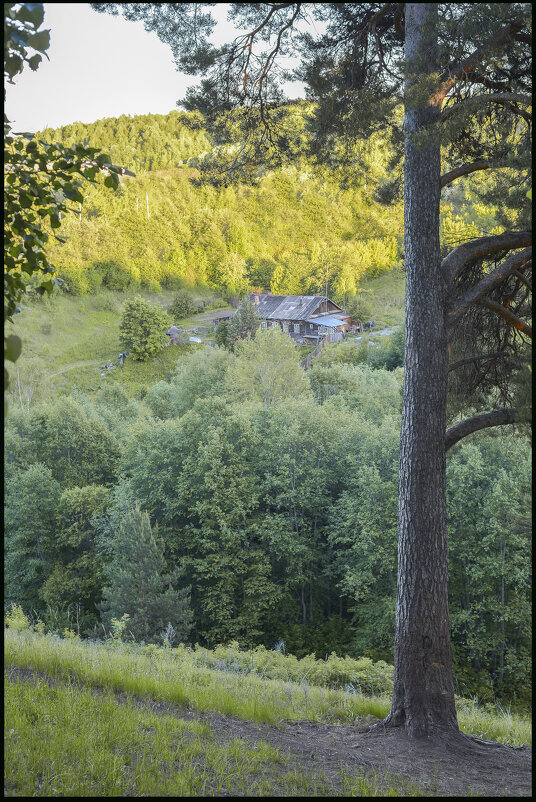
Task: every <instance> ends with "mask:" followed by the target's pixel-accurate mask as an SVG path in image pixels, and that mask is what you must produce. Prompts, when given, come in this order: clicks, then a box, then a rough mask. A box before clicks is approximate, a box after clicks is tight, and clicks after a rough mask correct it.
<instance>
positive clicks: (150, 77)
mask: <svg viewBox="0 0 536 802" xmlns="http://www.w3.org/2000/svg"><path fill="white" fill-rule="evenodd" d="M211 11H212V13H213V14H214V16H216V17H217V19H218V26H217V28H216V38H217V39H218V40H220V39H221V40H223V41H225V40H228V39H230V38H232V32H233V29H232V28H231V26H229V25H228V23H227V22H226V20H225V14H226V4H219V5H217V6H216V7H215V8H213V9H212V10H211ZM43 28H49V29H50V48H49V50H48V56H49V59H50V61H47V60H46V58H45V59H43V61H42V62H41V64H40V65H39V68H38V69H37V71H36V72H32V71H31V70H30V68H29V67H26V68H25V69H24V72H23V73H22V74H21V75H19V76H18V77H17V78H15V81H16V84H15V86H10V85H9V84H7V99H6V114H7V116H8V118H9V119H10V120H12V121H13V125H12V128H13V130H14V131H39V130H41V129H43V128H45V127H52V128H57V127H59V126H60V125H67V124H68V123H72V122H76V121H80V122H83V123H91V122H94V121H95V120H99V119H102V118H103V117H118V116H120V115H121V114H149V113H153V114H167V112H169V111H171V110H172V109H175V108H176V107H177V106H176V103H177V100H179V99H180V98H182V97H184V95H185V93H186V88H187V87H188V86H192V85H194V84H196V83H197V82H198V79H197V78H195V77H193V76H189V75H184V74H182V73H179V72H177V70H176V69H175V66H174V63H173V58H172V55H171V49H170V48H169V46H168V45H165V44H163V43H162V42H161V41H160V39H159V38H158V37H157V35H156V34H155V33H147V31H145V30H144V28H143V23H141V22H126V21H125V20H124V19H123V17H121V16H117V17H113V16H111V15H110V14H99V13H98V12H96V11H93V9H92V8H90V6H89V4H88V3H45V20H44V24H43ZM300 95H301V96H303V92H302V91H300V85H299V84H293V85H292V91H291V96H292V97H298V96H300Z"/></svg>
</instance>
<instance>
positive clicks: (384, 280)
mask: <svg viewBox="0 0 536 802" xmlns="http://www.w3.org/2000/svg"><path fill="white" fill-rule="evenodd" d="M359 289H360V290H364V291H365V292H366V294H367V298H368V299H369V300H370V303H371V307H372V309H373V317H374V318H375V320H376V326H377V327H379V328H382V329H383V328H387V327H390V326H400V325H401V324H402V323H404V295H405V291H406V277H405V275H404V273H403V272H402V271H401V270H391V271H389V272H388V273H382V274H381V275H379V276H377V277H376V278H365V279H363V280H362V281H361V282H360V284H359Z"/></svg>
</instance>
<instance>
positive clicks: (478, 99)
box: [439, 92, 532, 123]
mask: <svg viewBox="0 0 536 802" xmlns="http://www.w3.org/2000/svg"><path fill="white" fill-rule="evenodd" d="M485 102H490V103H503V104H506V105H507V106H508V107H510V108H511V104H512V103H521V104H523V105H524V106H530V105H532V98H531V97H530V96H529V95H520V94H518V93H516V92H491V93H489V94H482V95H473V97H468V98H465V100H460V101H458V102H457V103H455V104H454V105H452V106H449V107H448V108H447V109H445V111H442V112H441V117H440V118H439V119H440V122H442V123H443V122H445V120H448V119H449V117H452V115H453V114H454V113H455V112H457V111H459V110H460V109H461V108H462V107H467V106H470V105H477V104H479V103H485ZM515 111H516V112H517V113H519V114H521V111H522V110H521V109H515ZM522 116H524V117H526V118H528V119H529V120H532V115H531V114H529V113H528V112H526V111H523V115H522Z"/></svg>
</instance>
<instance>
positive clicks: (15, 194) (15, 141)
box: [4, 3, 119, 404]
mask: <svg viewBox="0 0 536 802" xmlns="http://www.w3.org/2000/svg"><path fill="white" fill-rule="evenodd" d="M43 18H44V9H43V4H42V3H5V4H4V80H7V81H8V82H9V83H14V81H13V78H14V77H15V76H16V75H18V74H19V73H21V72H22V71H23V69H24V66H25V65H28V66H29V67H30V69H32V70H36V69H37V68H38V66H39V64H40V63H41V61H42V58H43V54H44V55H46V51H47V50H48V47H49V44H50V31H48V30H39V28H40V27H41V25H42V23H43ZM32 51H33V55H30V53H31V52H32ZM47 58H48V56H47ZM4 97H5V90H4ZM109 162H110V159H109V156H107V155H105V154H101V153H99V149H98V148H88V147H86V146H84V145H81V144H80V143H79V142H77V143H73V144H72V147H64V146H63V145H61V144H59V143H57V142H55V143H50V142H47V141H46V140H42V139H36V138H34V136H33V134H13V133H12V129H11V125H10V121H9V120H8V119H7V117H6V115H5V114H4V177H5V180H4V324H5V322H6V321H8V320H9V321H12V320H13V315H14V314H16V313H17V312H19V311H20V308H19V303H20V301H21V298H22V297H23V295H24V293H25V292H26V290H27V284H28V282H29V280H30V279H32V278H33V279H34V287H35V288H36V289H37V292H39V293H41V294H43V293H45V292H48V293H50V292H52V289H53V286H54V282H56V281H57V280H56V279H53V278H52V277H51V276H52V274H53V273H54V266H53V264H52V262H51V261H50V259H49V256H50V253H49V249H48V247H47V243H48V242H49V239H50V234H51V233H53V232H54V231H55V230H56V229H58V228H60V227H61V219H62V215H66V214H68V213H69V212H70V211H71V210H72V206H71V203H72V202H73V201H76V202H78V203H79V204H82V203H83V201H84V196H83V194H82V192H81V189H82V187H83V186H84V185H86V183H87V182H91V183H93V184H96V177H97V176H98V175H99V172H100V171H101V170H102V169H103V168H104V167H106V172H107V177H106V178H105V179H104V183H105V184H106V186H109V187H118V185H119V179H118V177H117V173H118V168H116V167H114V166H113V165H111V164H110V163H109ZM80 208H81V206H80ZM53 236H54V238H55V239H56V240H58V241H62V240H60V238H59V237H57V236H56V235H55V234H53ZM21 348H22V343H21V340H20V338H19V337H18V336H17V335H15V334H13V333H11V334H8V335H6V334H4V362H5V360H6V359H7V360H9V361H11V362H16V361H17V359H18V357H19V355H20V352H21ZM4 386H5V388H7V387H8V386H9V375H8V372H7V369H6V367H5V366H4ZM5 403H6V402H5V401H4V404H5Z"/></svg>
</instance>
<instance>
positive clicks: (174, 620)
mask: <svg viewBox="0 0 536 802" xmlns="http://www.w3.org/2000/svg"><path fill="white" fill-rule="evenodd" d="M271 333H272V332H270V331H259V333H258V334H257V335H256V337H255V339H254V340H253V341H252V344H251V346H250V347H249V348H248V347H245V346H243V347H242V349H240V348H238V349H235V352H230V351H228V350H225V349H220V348H212V349H211V348H207V347H206V346H205V347H202V346H191V347H192V348H196V350H195V351H193V352H192V353H191V354H189V355H188V354H187V355H186V356H185V357H184V358H183V359H181V360H180V361H179V363H178V364H177V368H176V373H175V375H174V376H172V377H171V378H170V380H169V381H159V382H157V383H155V384H153V385H152V386H150V387H149V389H148V390H147V391H146V392H145V393H144V394H143V398H131V397H128V396H127V395H126V394H125V392H124V391H123V390H122V389H121V387H120V385H119V386H118V385H117V384H115V385H114V386H109V387H108V386H106V387H103V388H102V389H101V390H99V391H98V392H97V393H95V394H93V395H88V394H87V393H84V392H83V391H81V390H79V391H74V392H73V393H72V394H71V395H70V397H69V396H63V397H59V398H54V399H48V400H42V401H41V402H39V403H37V404H33V405H32V406H31V408H30V409H29V411H26V410H25V411H23V410H20V409H16V408H13V409H12V410H11V411H10V414H9V416H8V419H7V422H6V429H5V448H6V465H5V482H6V485H5V486H6V506H5V526H6V536H7V543H6V545H7V562H6V574H5V580H6V603H7V604H8V606H9V605H10V604H11V603H12V602H14V603H17V604H20V605H22V607H23V609H25V610H27V611H32V615H33V616H34V618H37V617H39V618H40V619H41V620H43V621H44V622H46V624H47V626H49V627H51V628H52V629H54V630H57V631H59V632H61V631H63V630H64V629H65V628H67V629H69V628H72V629H74V631H77V632H80V634H81V635H82V636H84V637H89V638H99V637H102V636H103V632H104V630H103V625H104V627H105V629H106V630H107V631H110V625H111V619H112V618H113V617H115V618H116V619H119V618H121V616H122V615H123V614H125V613H127V614H129V615H130V622H129V629H130V631H131V632H132V636H133V637H135V638H136V640H138V641H144V642H155V643H159V642H160V643H161V642H162V641H163V638H164V637H165V630H166V626H167V624H168V622H170V623H171V624H172V626H173V628H174V629H175V631H176V633H177V638H178V640H183V641H185V642H189V643H196V642H198V643H200V644H203V645H206V646H210V647H214V646H215V645H217V644H219V643H228V642H230V641H237V642H238V643H239V644H240V645H241V646H242V647H244V648H245V647H253V646H256V645H258V644H263V645H264V646H266V647H267V648H273V647H274V645H276V644H277V643H281V642H284V648H285V649H286V650H287V651H288V653H289V654H295V655H297V656H299V657H302V656H304V655H306V654H310V653H312V652H314V653H315V654H316V656H317V657H324V656H326V655H327V654H329V653H330V652H336V653H337V654H340V655H344V654H348V655H351V656H355V657H361V656H368V657H371V658H372V659H373V660H385V661H387V662H389V663H390V662H392V641H393V630H394V601H395V594H396V550H397V546H396V494H397V477H398V443H399V430H400V406H401V387H402V373H403V371H402V368H401V367H400V365H401V361H402V354H401V349H400V344H397V341H396V338H394V337H393V338H392V339H393V343H392V344H390V345H385V346H384V347H383V348H381V349H377V350H375V351H374V353H373V354H370V355H369V354H368V353H367V351H366V346H363V347H359V346H358V345H357V344H356V345H354V344H348V345H347V344H342V345H339V346H337V345H333V346H331V347H329V348H328V349H325V351H324V352H323V354H322V356H321V357H319V358H318V360H317V361H316V362H315V364H314V366H313V368H312V369H311V370H309V371H307V372H303V371H302V370H301V368H300V367H299V364H298V363H299V357H297V356H296V354H295V353H294V348H293V346H292V345H290V348H289V345H287V344H286V343H285V340H284V335H282V334H281V335H280V336H279V338H278V339H279V340H281V341H280V342H277V341H276V342H271V343H266V342H263V339H264V340H266V339H267V338H268V336H269V335H270V334H271ZM272 334H273V333H272ZM276 334H277V332H276ZM285 337H286V335H285ZM272 339H273V337H272ZM197 349H200V350H197ZM372 350H373V349H371V348H369V349H368V351H369V352H370V351H372ZM274 351H277V353H278V355H279V360H278V385H277V387H275V388H273V390H272V400H271V403H270V404H269V408H268V409H265V404H264V402H263V398H264V395H263V388H262V378H261V377H262V373H263V368H264V366H265V364H266V360H267V359H269V358H270V354H271V355H272V358H273V354H274ZM126 370H127V368H126V367H125V371H126ZM447 475H448V526H449V568H450V583H449V597H450V605H451V615H452V632H453V643H454V654H455V677H456V681H457V687H458V691H459V693H463V694H466V695H468V694H471V695H472V694H475V695H477V696H478V697H479V698H481V699H482V700H487V701H490V700H492V699H494V698H502V699H503V700H508V702H509V703H510V704H513V705H514V706H515V705H516V704H518V705H520V706H521V707H524V706H525V705H526V704H528V702H529V697H528V696H527V693H528V688H529V685H530V683H529V677H530V585H529V582H530V478H529V477H530V444H529V441H528V440H527V438H526V437H525V436H523V435H522V434H518V435H512V434H495V433H490V434H486V433H484V434H481V435H478V436H475V437H474V438H473V440H472V441H471V442H466V443H463V444H461V445H459V446H458V447H457V449H456V450H455V451H453V452H452V453H451V455H450V456H449V461H448V473H447ZM138 553H139V556H138V557H136V559H131V557H130V556H128V557H127V556H126V555H133V554H138ZM121 555H123V558H121ZM155 572H156V574H157V575H158V576H159V577H160V578H161V579H160V582H159V583H157V584H156V585H155V579H154V575H155ZM118 576H121V580H120V581H119V580H118ZM110 583H111V584H110ZM134 589H135V590H134ZM187 589H190V590H187ZM166 594H167V595H166ZM142 597H147V599H148V601H147V610H144V609H141V608H140V603H139V599H140V598H142ZM151 605H152V607H151ZM147 622H150V623H149V624H148V623H147ZM147 627H148V628H147ZM129 637H130V636H129Z"/></svg>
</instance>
